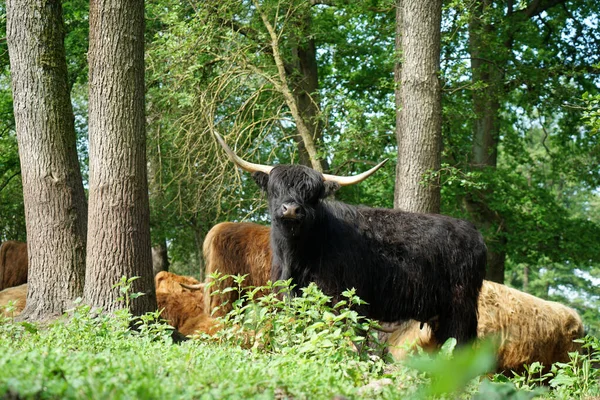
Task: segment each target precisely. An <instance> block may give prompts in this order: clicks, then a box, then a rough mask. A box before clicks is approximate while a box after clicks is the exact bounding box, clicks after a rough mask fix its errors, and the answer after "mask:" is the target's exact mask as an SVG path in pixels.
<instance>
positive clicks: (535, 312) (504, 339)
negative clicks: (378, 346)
mask: <svg viewBox="0 0 600 400" xmlns="http://www.w3.org/2000/svg"><path fill="white" fill-rule="evenodd" d="M478 311H479V319H478V329H477V335H478V337H479V338H484V337H488V336H493V337H495V338H496V340H497V341H498V346H499V348H498V366H497V369H498V371H500V372H502V371H505V372H509V371H516V372H519V373H522V372H523V371H524V368H523V365H524V364H531V363H533V362H536V361H537V362H540V363H541V364H543V365H545V366H546V367H549V366H550V365H551V364H553V363H555V362H567V361H569V355H568V353H569V352H571V351H576V350H578V349H579V348H580V346H579V345H578V344H577V343H573V340H574V339H578V338H581V337H583V334H584V333H583V331H584V329H583V324H582V322H581V318H580V317H579V315H578V314H577V312H575V310H573V309H571V308H569V307H566V306H564V305H562V304H560V303H556V302H553V301H547V300H543V299H540V298H538V297H535V296H532V295H530V294H527V293H524V292H521V291H519V290H516V289H512V288H509V287H508V286H505V285H501V284H498V283H494V282H490V281H484V282H483V287H482V288H481V294H480V295H479V307H478ZM388 342H389V344H390V352H391V353H392V355H393V356H394V357H395V358H396V359H403V358H405V357H406V355H407V353H408V352H410V351H411V346H412V348H414V345H415V344H416V345H419V346H421V347H423V348H424V349H425V350H426V351H432V350H434V349H436V348H437V347H438V343H436V342H435V340H434V339H433V337H432V335H431V329H430V328H429V327H428V326H427V325H425V326H424V327H423V328H422V329H420V323H419V322H417V321H412V320H411V321H407V322H404V323H403V324H402V325H401V326H400V328H399V329H397V330H396V331H395V332H394V333H393V334H392V336H391V337H390V338H389V341H388ZM406 344H408V345H406ZM407 346H408V347H409V348H408V349H407V348H406V347H407Z"/></svg>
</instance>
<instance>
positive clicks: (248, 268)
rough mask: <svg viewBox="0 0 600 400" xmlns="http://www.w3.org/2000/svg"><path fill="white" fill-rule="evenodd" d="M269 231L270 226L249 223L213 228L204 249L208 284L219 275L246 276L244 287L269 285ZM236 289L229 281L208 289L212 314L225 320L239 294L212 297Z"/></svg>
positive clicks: (209, 310)
mask: <svg viewBox="0 0 600 400" xmlns="http://www.w3.org/2000/svg"><path fill="white" fill-rule="evenodd" d="M270 231H271V229H270V228H269V227H268V226H263V225H259V224H253V223H250V222H239V223H235V222H222V223H220V224H217V225H215V226H213V227H212V228H211V230H210V231H209V232H208V234H207V235H206V238H205V239H204V244H203V248H202V251H203V253H204V259H205V262H206V276H207V279H206V282H210V281H211V278H210V277H209V275H210V274H212V273H213V272H215V271H218V272H220V273H221V274H222V275H246V274H247V275H248V276H247V277H246V278H245V279H244V282H243V284H242V286H244V287H249V286H264V285H266V283H267V281H268V280H269V278H270V275H271V246H270V245H269V241H270V237H269V235H270ZM233 285H234V282H233V280H232V279H230V278H228V279H225V280H223V281H221V282H219V283H218V284H217V283H216V284H215V285H214V286H212V287H208V288H207V293H206V295H205V299H204V301H205V309H206V310H207V312H208V313H209V314H212V315H215V316H223V315H225V314H227V313H228V312H229V311H231V307H232V304H233V302H234V301H235V300H236V299H238V296H239V295H240V294H239V293H238V292H237V291H230V292H228V293H223V294H219V295H212V293H213V292H214V291H215V290H217V289H221V290H222V289H224V288H226V287H229V286H233ZM219 306H221V307H219Z"/></svg>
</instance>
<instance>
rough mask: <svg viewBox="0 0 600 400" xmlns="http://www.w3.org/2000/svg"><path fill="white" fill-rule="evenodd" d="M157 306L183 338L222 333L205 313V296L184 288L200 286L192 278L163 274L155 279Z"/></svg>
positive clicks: (200, 292) (199, 292) (159, 274)
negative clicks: (203, 333)
mask: <svg viewBox="0 0 600 400" xmlns="http://www.w3.org/2000/svg"><path fill="white" fill-rule="evenodd" d="M154 283H155V285H156V302H157V303H158V309H159V310H161V309H162V310H163V311H162V313H161V317H162V318H164V319H165V320H167V321H168V322H169V325H171V326H172V327H174V328H175V329H177V330H178V331H179V332H181V333H182V334H184V335H186V336H189V335H192V334H194V333H200V332H205V333H209V334H213V333H215V332H216V331H217V330H219V324H218V323H217V322H216V321H215V320H214V319H213V318H211V317H210V316H208V315H207V314H206V313H205V312H204V294H203V292H202V291H189V290H186V289H184V288H183V287H182V286H181V284H185V285H201V283H200V282H199V281H198V280H197V279H195V278H193V277H191V276H182V275H176V274H174V273H171V272H165V271H161V272H159V273H158V274H157V275H156V276H155V277H154Z"/></svg>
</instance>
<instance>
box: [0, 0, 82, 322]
mask: <svg viewBox="0 0 600 400" xmlns="http://www.w3.org/2000/svg"><path fill="white" fill-rule="evenodd" d="M6 14H7V41H8V47H9V55H10V66H11V74H12V88H13V100H14V112H15V122H16V131H17V139H18V144H19V156H20V159H21V173H22V179H23V196H24V203H25V219H26V226H27V242H28V254H29V278H28V279H29V291H28V295H27V296H28V297H27V306H26V308H25V310H24V311H23V313H22V314H21V318H22V319H30V320H41V319H45V318H49V317H52V316H56V315H60V314H61V313H62V312H63V311H64V310H65V308H68V307H70V306H71V305H72V300H73V299H75V298H76V297H78V296H81V294H82V292H83V282H84V276H85V272H84V271H85V248H86V236H85V235H86V229H87V225H86V224H87V214H86V213H87V210H86V200H85V193H84V190H83V184H82V179H81V172H80V169H79V162H78V160H77V149H76V144H75V128H74V123H73V122H74V117H73V110H72V107H71V99H70V96H69V88H68V84H67V64H66V60H65V48H64V44H63V39H64V27H63V21H62V7H61V2H60V1H57V0H53V1H52V0H48V1H40V0H36V1H25V0H8V1H7V2H6Z"/></svg>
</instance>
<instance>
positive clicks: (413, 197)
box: [394, 0, 442, 212]
mask: <svg viewBox="0 0 600 400" xmlns="http://www.w3.org/2000/svg"><path fill="white" fill-rule="evenodd" d="M397 6H398V7H399V8H400V10H401V15H399V14H398V13H397V19H398V21H397V24H400V23H401V26H402V28H401V32H402V34H401V36H402V38H401V45H402V48H401V51H402V56H403V57H402V60H403V62H402V69H401V73H400V77H401V81H400V89H399V90H397V91H396V95H399V96H400V99H399V100H397V104H398V103H399V105H400V107H399V109H398V110H397V112H399V113H400V116H399V117H397V126H396V137H397V141H398V164H397V167H396V188H395V191H394V207H396V208H401V209H404V210H407V211H417V212H439V211H440V187H439V183H438V181H437V179H435V180H434V181H427V182H424V178H425V175H426V174H427V173H430V172H437V171H438V170H439V169H440V162H441V161H440V160H441V143H442V141H441V136H442V135H441V131H442V105H441V89H440V81H439V77H438V73H439V69H440V46H441V33H440V29H441V18H442V2H441V0H435V1H429V2H422V1H411V0H403V1H401V2H399V3H398V4H397ZM396 43H398V41H397V42H396ZM399 51H400V49H398V52H399Z"/></svg>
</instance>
